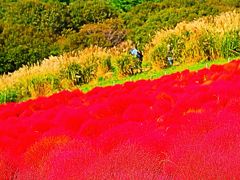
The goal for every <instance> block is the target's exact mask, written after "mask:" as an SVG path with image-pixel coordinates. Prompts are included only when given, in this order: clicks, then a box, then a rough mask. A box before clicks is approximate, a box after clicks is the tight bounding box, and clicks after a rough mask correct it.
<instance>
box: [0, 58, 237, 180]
mask: <svg viewBox="0 0 240 180" xmlns="http://www.w3.org/2000/svg"><path fill="white" fill-rule="evenodd" d="M239 132H240V61H232V62H230V63H228V64H225V65H213V66H211V68H210V69H202V70H200V71H198V72H190V71H188V70H185V71H183V72H181V73H175V74H172V75H168V76H164V77H162V78H160V79H157V80H152V81H150V80H149V81H147V80H144V81H143V80H142V81H138V82H129V83H125V84H123V85H115V86H112V87H105V88H95V89H94V90H92V91H90V92H89V93H87V94H83V93H82V92H80V91H73V92H67V91H63V92H61V93H58V94H55V95H53V96H51V97H48V98H46V97H41V98H38V99H36V100H29V101H27V102H23V103H9V104H5V105H1V106H0V172H1V173H0V179H11V178H14V179H172V178H174V179H199V178H202V179H205V178H207V179H232V178H238V177H239V176H240V135H239Z"/></svg>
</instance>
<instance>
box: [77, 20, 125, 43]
mask: <svg viewBox="0 0 240 180" xmlns="http://www.w3.org/2000/svg"><path fill="white" fill-rule="evenodd" d="M126 33H127V32H126V30H125V29H123V23H122V21H121V20H119V19H109V20H107V21H105V22H104V23H98V24H87V25H84V26H83V27H82V29H81V30H80V32H79V33H78V35H79V36H78V42H80V43H79V44H78V46H79V47H82V48H85V47H89V46H93V45H97V46H99V47H113V46H116V45H117V44H119V43H120V42H123V41H124V40H125V37H126Z"/></svg>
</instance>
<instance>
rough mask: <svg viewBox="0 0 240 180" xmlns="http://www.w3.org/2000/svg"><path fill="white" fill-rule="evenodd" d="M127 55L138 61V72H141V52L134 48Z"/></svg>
mask: <svg viewBox="0 0 240 180" xmlns="http://www.w3.org/2000/svg"><path fill="white" fill-rule="evenodd" d="M129 53H130V54H131V55H133V56H134V57H136V58H138V60H139V67H140V70H141V71H142V61H143V54H142V52H141V51H139V50H137V49H136V48H132V49H131V50H130V51H129Z"/></svg>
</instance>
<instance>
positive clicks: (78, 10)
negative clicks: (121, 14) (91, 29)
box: [69, 0, 117, 31]
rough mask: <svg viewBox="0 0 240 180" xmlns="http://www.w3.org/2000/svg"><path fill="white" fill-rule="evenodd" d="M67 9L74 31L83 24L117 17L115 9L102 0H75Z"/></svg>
mask: <svg viewBox="0 0 240 180" xmlns="http://www.w3.org/2000/svg"><path fill="white" fill-rule="evenodd" d="M69 11H70V18H71V20H72V25H71V27H72V28H73V29H74V30H76V31H78V30H79V28H80V27H81V26H82V25H84V24H88V23H97V22H103V21H104V20H106V19H108V18H114V17H117V13H116V11H115V10H114V9H113V8H112V6H110V5H109V4H107V3H106V1H104V0H98V1H86V0H77V1H75V2H73V3H71V4H70V6H69Z"/></svg>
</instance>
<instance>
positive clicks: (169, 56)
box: [167, 43, 174, 66]
mask: <svg viewBox="0 0 240 180" xmlns="http://www.w3.org/2000/svg"><path fill="white" fill-rule="evenodd" d="M173 56H174V51H173V45H172V43H171V44H168V45H167V62H168V65H169V66H172V65H173Z"/></svg>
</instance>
